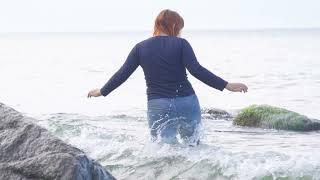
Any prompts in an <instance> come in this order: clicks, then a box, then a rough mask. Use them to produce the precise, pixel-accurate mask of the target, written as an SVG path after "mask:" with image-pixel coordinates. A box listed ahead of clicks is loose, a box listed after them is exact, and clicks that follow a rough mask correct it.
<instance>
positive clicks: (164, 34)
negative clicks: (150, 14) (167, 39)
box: [158, 32, 168, 36]
mask: <svg viewBox="0 0 320 180" xmlns="http://www.w3.org/2000/svg"><path fill="white" fill-rule="evenodd" d="M158 36H168V34H166V33H163V32H161V33H159V34H158Z"/></svg>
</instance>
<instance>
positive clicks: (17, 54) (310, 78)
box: [0, 29, 320, 179]
mask: <svg viewBox="0 0 320 180" xmlns="http://www.w3.org/2000/svg"><path fill="white" fill-rule="evenodd" d="M150 34H151V33H150V32H108V33H6V34H1V35H0V82H1V86H0V101H1V102H3V103H5V104H7V105H9V106H11V107H13V108H15V109H17V110H19V111H21V112H23V113H25V114H27V115H28V116H31V117H35V118H36V119H38V121H37V122H36V123H38V124H40V125H41V126H44V127H45V128H47V129H48V130H49V131H50V132H52V133H53V134H54V135H56V136H58V137H60V138H61V139H63V140H65V141H67V142H69V143H71V144H72V145H75V146H76V147H79V148H81V149H82V150H84V151H85V152H87V153H88V154H89V156H91V157H92V158H95V159H96V160H97V161H99V162H100V163H101V164H102V165H103V166H104V167H105V168H106V170H108V171H110V172H111V173H112V174H113V175H114V176H115V177H117V178H118V179H282V178H283V179H320V152H319V149H320V133H319V132H306V133H301V132H292V131H277V130H267V129H259V128H241V127H236V126H233V125H232V122H231V121H230V120H227V119H211V118H210V116H207V115H206V114H203V132H202V143H201V145H200V146H198V147H194V148H190V147H184V146H183V145H175V146H169V145H165V144H154V143H151V142H150V141H149V131H148V127H147V120H146V102H147V99H146V85H145V80H144V76H143V72H142V69H141V68H138V69H137V70H136V71H135V72H134V73H133V74H132V76H130V78H129V79H128V80H127V81H126V82H125V83H124V84H123V85H121V86H120V87H119V88H118V89H116V90H115V91H114V92H112V93H111V94H110V95H108V96H107V97H100V98H91V99H88V98H86V95H87V93H88V91H89V90H91V89H92V88H101V87H102V86H103V85H104V83H106V82H107V80H108V79H109V78H110V77H111V76H112V75H113V73H115V72H116V71H117V70H118V68H119V67H120V66H121V65H122V63H123V62H124V61H125V59H126V57H127V55H128V53H129V51H130V50H131V48H133V46H134V45H135V44H136V43H138V42H140V41H142V40H144V39H146V38H149V37H150ZM182 37H184V38H186V39H187V40H188V41H189V42H190V44H191V45H192V47H193V49H194V51H195V53H196V56H197V58H198V61H199V62H200V64H202V65H203V66H204V67H206V68H207V69H209V70H211V71H212V72H213V73H215V74H216V75H218V76H220V77H222V78H224V79H225V80H227V81H229V82H243V83H245V84H247V85H248V87H249V92H248V93H246V94H242V93H231V92H228V91H227V90H224V91H223V92H220V91H218V90H215V89H212V88H210V87H208V86H206V85H205V84H203V83H202V82H200V81H199V80H197V79H195V78H194V77H192V76H190V75H189V80H190V81H191V83H192V85H193V87H194V89H195V91H196V93H197V95H198V97H199V101H200V104H201V107H202V108H219V109H224V110H227V111H228V112H230V113H236V112H237V111H238V110H239V109H241V108H244V107H246V106H248V105H251V104H269V105H273V106H279V107H283V108H287V109H289V110H292V111H295V112H298V113H301V114H304V115H307V116H309V117H310V118H316V119H320V111H319V109H320V30H317V29H314V30H263V31H196V32H183V33H182Z"/></svg>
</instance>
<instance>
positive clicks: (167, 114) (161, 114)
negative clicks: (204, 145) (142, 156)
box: [148, 94, 201, 144]
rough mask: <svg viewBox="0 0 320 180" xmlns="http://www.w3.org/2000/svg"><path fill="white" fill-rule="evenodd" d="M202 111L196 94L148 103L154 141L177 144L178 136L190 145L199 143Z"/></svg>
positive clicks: (154, 100) (149, 121) (153, 100)
mask: <svg viewBox="0 0 320 180" xmlns="http://www.w3.org/2000/svg"><path fill="white" fill-rule="evenodd" d="M200 123H201V111H200V106H199V101H198V98H197V96H196V95H195V94H193V95H190V96H186V97H175V98H159V99H151V100H149V101H148V124H149V128H150V131H151V137H152V140H153V141H156V140H161V142H165V143H176V142H178V141H177V135H178V134H179V135H180V137H181V139H182V140H183V141H184V142H185V143H188V144H194V143H196V144H197V143H199V126H200Z"/></svg>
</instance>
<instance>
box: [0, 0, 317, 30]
mask: <svg viewBox="0 0 320 180" xmlns="http://www.w3.org/2000/svg"><path fill="white" fill-rule="evenodd" d="M166 8H169V9H172V10H176V11H178V13H180V14H181V15H182V16H183V18H184V20H185V29H188V30H194V29H204V30H205V29H263V28H319V27H320V1H319V0H193V1H191V0H179V1H178V0H157V1H156V0H127V1H124V0H115V1H109V0H0V32H57V31H58V32H96V31H98V32H100V31H113V30H132V29H133V30H151V29H152V28H153V22H154V19H155V17H156V15H157V14H158V13H159V12H160V10H162V9H166Z"/></svg>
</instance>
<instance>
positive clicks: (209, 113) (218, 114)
mask: <svg viewBox="0 0 320 180" xmlns="http://www.w3.org/2000/svg"><path fill="white" fill-rule="evenodd" d="M201 114H202V116H203V117H204V118H207V119H225V120H229V119H231V118H232V116H231V114H229V113H228V112H227V111H225V110H221V109H215V108H210V109H207V108H205V109H202V110H201Z"/></svg>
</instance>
